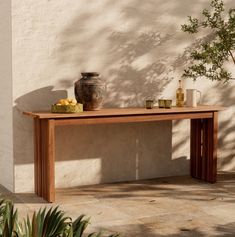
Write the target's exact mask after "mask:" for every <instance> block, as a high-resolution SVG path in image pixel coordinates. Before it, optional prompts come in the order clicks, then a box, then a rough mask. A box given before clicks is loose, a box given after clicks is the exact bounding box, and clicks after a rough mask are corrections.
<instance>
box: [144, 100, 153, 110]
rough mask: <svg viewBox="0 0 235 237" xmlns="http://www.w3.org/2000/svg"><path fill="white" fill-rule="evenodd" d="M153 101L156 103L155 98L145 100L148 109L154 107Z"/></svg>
mask: <svg viewBox="0 0 235 237" xmlns="http://www.w3.org/2000/svg"><path fill="white" fill-rule="evenodd" d="M153 103H154V101H153V100H146V101H145V106H146V109H152V108H153Z"/></svg>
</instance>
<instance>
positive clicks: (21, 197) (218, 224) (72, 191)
mask: <svg viewBox="0 0 235 237" xmlns="http://www.w3.org/2000/svg"><path fill="white" fill-rule="evenodd" d="M0 192H1V193H2V194H3V196H5V197H7V198H10V199H12V200H13V201H14V202H15V205H16V207H17V208H19V212H20V216H21V217H25V216H26V215H27V214H29V215H32V214H33V212H34V211H35V210H38V209H39V208H41V207H44V206H46V207H50V206H52V204H48V203H46V202H45V201H44V200H42V199H41V198H39V197H37V196H36V195H34V194H12V193H10V192H8V191H7V190H6V189H4V188H2V187H1V188H0ZM53 205H54V206H57V205H60V207H61V209H62V210H64V211H65V212H66V213H67V214H68V215H70V216H71V217H73V218H76V217H77V216H78V215H80V214H86V215H87V216H90V217H91V225H90V226H89V232H91V231H97V230H100V229H102V230H104V233H106V234H108V233H120V234H121V236H123V237H132V236H133V237H158V236H159V237H165V236H166V237H176V236H183V237H184V236H189V237H204V236H205V237H207V236H228V237H234V236H235V173H231V172H230V173H221V174H219V176H218V182H217V183H216V184H207V183H203V182H201V181H198V180H195V179H192V178H190V177H188V176H183V177H170V178H159V179H154V180H145V181H135V182H125V183H116V184H102V185H92V186H85V187H76V188H69V189H59V190H57V193H56V203H54V204H53Z"/></svg>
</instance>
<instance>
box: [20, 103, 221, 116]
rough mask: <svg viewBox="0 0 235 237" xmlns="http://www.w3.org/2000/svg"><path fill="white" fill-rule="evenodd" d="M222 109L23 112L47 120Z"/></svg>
mask: <svg viewBox="0 0 235 237" xmlns="http://www.w3.org/2000/svg"><path fill="white" fill-rule="evenodd" d="M223 109H224V107H221V106H211V105H210V106H209V105H201V106H197V107H195V108H192V107H183V108H177V107H173V108H171V109H159V108H153V109H145V108H117V109H101V110H98V111H84V112H82V113H71V114H59V113H50V112H48V111H44V112H43V111H41V112H27V111H25V112H23V113H24V114H25V115H28V116H31V117H38V118H40V119H49V118H52V119H53V118H54V119H57V118H83V117H86V118H87V117H115V116H127V115H158V114H182V113H201V112H214V111H220V110H223Z"/></svg>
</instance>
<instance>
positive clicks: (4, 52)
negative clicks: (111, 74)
mask: <svg viewBox="0 0 235 237" xmlns="http://www.w3.org/2000/svg"><path fill="white" fill-rule="evenodd" d="M0 18H1V21H0V52H1V53H0V108H1V109H0V121H1V122H0V184H2V185H4V186H5V187H6V188H7V189H9V190H11V191H13V186H14V185H13V182H14V173H13V170H14V168H13V143H12V139H13V137H12V134H13V131H12V130H13V126H12V76H11V61H12V60H11V1H10V0H9V1H0Z"/></svg>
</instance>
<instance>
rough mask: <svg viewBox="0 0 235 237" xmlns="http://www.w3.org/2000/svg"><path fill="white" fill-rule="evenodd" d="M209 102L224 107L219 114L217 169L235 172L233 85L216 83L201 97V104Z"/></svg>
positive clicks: (231, 83) (234, 95)
mask: <svg viewBox="0 0 235 237" xmlns="http://www.w3.org/2000/svg"><path fill="white" fill-rule="evenodd" d="M211 100H213V103H214V104H219V105H222V106H224V107H225V110H224V111H221V112H220V113H219V136H218V148H219V154H218V155H219V157H218V158H219V159H218V168H219V169H222V170H223V169H225V170H235V143H234V137H235V121H234V118H235V105H234V101H235V83H234V82H233V81H231V82H229V83H227V84H224V83H216V85H215V86H214V87H212V88H211V89H210V90H209V91H208V92H207V93H205V94H204V95H203V97H202V103H203V104H208V103H211Z"/></svg>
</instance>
